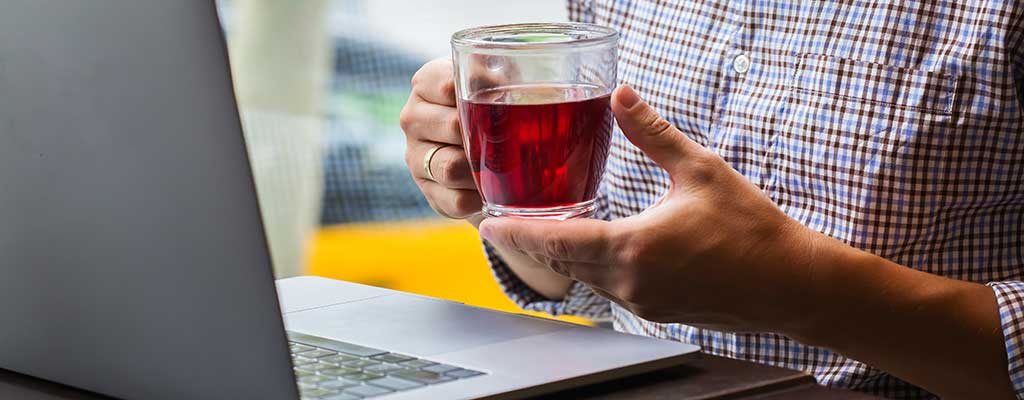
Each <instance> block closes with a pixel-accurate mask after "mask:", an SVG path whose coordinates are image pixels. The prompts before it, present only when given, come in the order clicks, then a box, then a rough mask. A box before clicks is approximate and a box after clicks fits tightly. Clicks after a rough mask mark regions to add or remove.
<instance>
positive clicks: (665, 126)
mask: <svg viewBox="0 0 1024 400" xmlns="http://www.w3.org/2000/svg"><path fill="white" fill-rule="evenodd" d="M612 111H613V112H614V113H615V117H616V119H617V120H618V123H619V126H620V127H621V128H622V131H623V133H625V134H626V137H627V138H629V140H630V141H631V142H633V144H634V145H636V146H637V147H638V148H640V149H641V150H643V151H644V152H645V153H646V154H647V155H648V156H649V157H650V158H651V159H652V160H654V161H655V162H656V163H658V164H659V165H660V166H661V167H662V168H664V169H665V170H666V171H667V172H668V173H669V175H670V176H671V179H672V186H671V188H670V189H669V191H668V193H667V194H666V195H665V197H663V198H662V199H660V200H659V201H658V202H657V204H656V205H654V206H653V207H651V208H649V209H647V210H646V211H644V212H643V213H641V214H640V215H637V216H633V217H630V218H624V219H619V220H616V221H613V222H604V221H597V220H588V219H575V220H568V221H557V222H556V221H529V220H521V219H511V218H491V219H487V220H485V221H484V222H483V223H482V224H481V226H480V229H481V231H480V232H481V235H483V236H484V237H485V238H486V239H488V240H490V241H491V242H492V243H494V244H496V245H499V246H505V247H508V248H512V249H517V250H519V251H521V252H524V253H526V254H528V255H530V256H531V257H533V258H534V259H535V260H537V261H538V262H540V263H543V264H545V265H547V266H549V267H550V268H551V269H553V270H555V271H556V272H559V273H561V274H563V275H565V276H568V277H571V278H573V279H576V280H579V281H581V282H584V283H586V284H588V285H590V286H591V287H592V288H594V289H595V290H596V291H598V292H599V293H601V294H602V295H604V296H605V297H608V298H609V299H611V300H613V301H615V302H617V303H619V304H620V305H622V306H624V307H625V308H627V309H629V310H631V311H633V312H634V313H635V314H637V315H638V316H640V317H642V318H644V319H647V320H651V321H657V322H686V323H689V324H696V325H703V326H709V327H715V328H718V329H724V330H733V331H753V330H771V329H781V328H784V327H782V326H778V325H777V324H778V323H779V322H781V321H784V320H785V319H784V318H782V316H781V315H779V314H780V312H779V310H780V309H786V310H787V311H792V306H793V305H792V304H786V305H785V307H780V305H779V304H774V303H775V302H777V301H786V300H788V299H794V298H799V297H800V294H801V292H803V291H804V290H805V288H807V287H809V285H810V283H811V282H810V279H811V278H812V276H813V274H812V271H811V270H810V269H809V265H808V264H807V263H801V262H800V260H799V258H800V257H799V256H800V255H801V254H802V253H806V252H807V251H809V250H808V248H807V247H804V246H808V245H809V242H810V240H808V239H809V238H810V236H811V233H810V232H808V230H807V229H806V228H804V227H803V226H801V225H800V224H798V223H797V222H796V221H794V220H792V219H790V218H788V217H787V216H786V215H785V214H783V213H782V212H781V211H780V210H779V209H778V207H776V206H775V204H774V203H772V202H771V200H770V199H768V198H767V197H766V196H765V195H764V194H763V193H762V192H761V191H760V190H759V189H758V188H757V187H755V186H754V185H753V184H751V183H750V182H749V181H748V180H746V179H745V178H744V177H743V176H742V175H740V174H739V173H737V172H736V171H735V170H733V169H732V168H731V167H729V165H728V164H726V162H725V161H724V160H722V159H721V158H719V157H718V156H717V155H715V154H714V153H712V152H710V151H708V150H706V149H704V148H703V147H702V146H700V145H698V144H697V143H695V142H693V141H691V140H690V139H688V138H687V137H686V136H685V135H683V134H682V133H681V132H680V131H678V130H676V129H675V128H674V127H673V126H672V125H671V124H670V123H668V122H667V121H665V120H664V119H662V118H661V117H659V116H658V115H657V113H656V112H655V111H654V109H652V108H651V107H650V106H648V105H647V104H646V103H644V102H643V101H641V100H640V98H639V97H638V96H637V94H636V93H635V92H634V91H633V90H632V89H631V88H629V87H628V86H622V87H620V88H619V89H618V90H616V91H615V93H614V94H613V96H612Z"/></svg>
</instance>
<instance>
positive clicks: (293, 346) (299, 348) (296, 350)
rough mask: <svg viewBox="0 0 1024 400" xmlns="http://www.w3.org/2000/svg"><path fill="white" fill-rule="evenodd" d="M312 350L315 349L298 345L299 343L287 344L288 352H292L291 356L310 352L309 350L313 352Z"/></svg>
mask: <svg viewBox="0 0 1024 400" xmlns="http://www.w3.org/2000/svg"><path fill="white" fill-rule="evenodd" d="M313 349H315V347H312V346H306V345H304V344H300V343H289V344H288V350H290V351H291V352H292V354H298V353H301V352H304V351H310V350H313Z"/></svg>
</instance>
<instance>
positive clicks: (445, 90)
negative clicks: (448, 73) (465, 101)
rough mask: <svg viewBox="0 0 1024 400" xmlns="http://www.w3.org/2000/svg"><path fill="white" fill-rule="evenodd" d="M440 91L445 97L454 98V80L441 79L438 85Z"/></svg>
mask: <svg viewBox="0 0 1024 400" xmlns="http://www.w3.org/2000/svg"><path fill="white" fill-rule="evenodd" d="M438 90H440V93H441V95H442V96H444V97H445V98H451V99H454V98H455V80H454V79H452V78H444V79H442V80H441V84H440V86H439V87H438Z"/></svg>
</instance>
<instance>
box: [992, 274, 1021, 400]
mask: <svg viewBox="0 0 1024 400" xmlns="http://www.w3.org/2000/svg"><path fill="white" fill-rule="evenodd" d="M988 286H989V287H991V288H992V290H993V291H995V293H996V301H997V302H998V303H999V321H1000V324H1001V325H1002V329H1003V340H1004V342H1005V343H1006V360H1007V364H1008V371H1009V373H1010V382H1012V383H1013V390H1014V391H1015V392H1016V394H1017V398H1018V399H1024V349H1022V348H1021V346H1024V282H1020V281H1004V282H992V283H989V284H988Z"/></svg>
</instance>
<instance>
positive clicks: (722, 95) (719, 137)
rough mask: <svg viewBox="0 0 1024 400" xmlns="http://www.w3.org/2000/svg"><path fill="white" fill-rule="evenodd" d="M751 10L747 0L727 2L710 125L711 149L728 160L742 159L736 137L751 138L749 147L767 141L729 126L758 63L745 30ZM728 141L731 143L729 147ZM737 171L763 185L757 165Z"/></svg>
mask: <svg viewBox="0 0 1024 400" xmlns="http://www.w3.org/2000/svg"><path fill="white" fill-rule="evenodd" d="M748 7H751V2H750V1H748V0H744V1H730V2H728V10H727V12H726V18H725V19H724V21H723V24H725V25H726V27H724V29H722V32H723V37H722V46H721V57H720V58H719V65H718V71H719V72H718V74H719V75H718V76H719V80H718V85H717V88H716V90H715V96H714V102H713V107H714V109H713V110H714V112H712V114H711V115H712V121H711V123H710V124H709V126H710V132H708V137H709V138H710V140H708V148H709V149H711V150H712V151H715V152H716V153H718V154H719V155H721V156H722V157H723V158H725V159H726V160H730V159H735V158H736V157H737V156H739V154H738V153H735V154H734V153H733V152H738V151H740V150H738V149H737V146H736V143H735V141H736V140H738V139H737V137H736V135H747V137H749V139H750V140H749V142H750V144H748V146H746V147H749V145H753V143H763V142H764V139H765V138H753V137H750V135H754V134H756V133H754V132H734V131H733V130H735V129H738V128H737V127H735V126H732V125H731V124H729V123H728V121H729V119H730V114H731V113H732V112H733V111H732V109H731V106H732V105H733V102H734V101H735V98H736V96H737V95H738V94H739V91H740V90H742V88H743V83H744V81H745V80H746V79H747V75H748V73H750V71H751V69H753V68H754V67H755V63H756V62H757V61H756V58H755V55H754V54H752V53H753V52H752V51H751V49H750V46H749V45H748V43H750V41H751V40H750V37H749V36H750V32H749V30H748V29H746V26H745V25H746V24H745V22H746V20H745V18H746V15H747V9H748ZM727 141H730V143H726V142H727ZM734 167H737V169H741V171H740V172H742V173H743V174H744V175H745V176H747V177H748V178H749V179H750V180H751V181H752V182H753V183H754V184H755V185H758V186H760V185H761V168H759V167H758V166H756V165H734Z"/></svg>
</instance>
